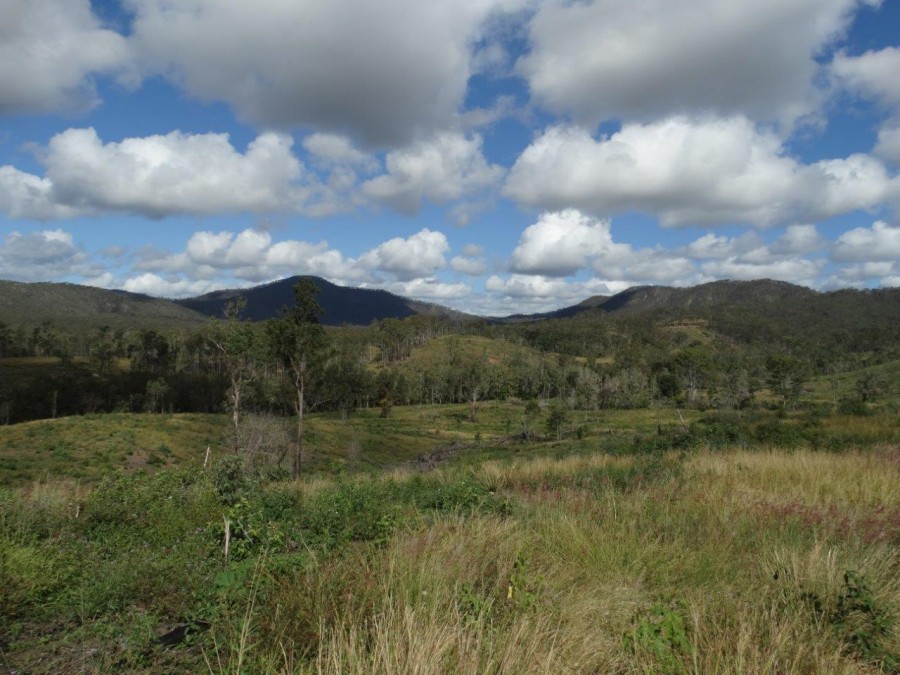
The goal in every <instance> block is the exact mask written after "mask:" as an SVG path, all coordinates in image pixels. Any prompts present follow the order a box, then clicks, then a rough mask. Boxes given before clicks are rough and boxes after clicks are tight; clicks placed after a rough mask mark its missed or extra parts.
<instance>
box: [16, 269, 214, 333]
mask: <svg viewBox="0 0 900 675" xmlns="http://www.w3.org/2000/svg"><path fill="white" fill-rule="evenodd" d="M0 321H3V322H5V323H7V324H16V325H37V324H39V323H41V322H43V321H53V322H56V323H65V324H67V325H71V326H74V327H78V326H98V325H103V324H106V325H109V326H112V327H114V328H118V327H127V328H163V327H174V326H184V327H191V326H198V325H201V324H203V323H206V322H207V321H208V319H207V317H205V316H203V315H202V314H199V313H197V312H194V311H192V310H190V309H188V308H186V307H182V306H181V305H178V304H176V303H174V302H172V301H171V300H165V299H163V298H154V297H151V296H149V295H142V294H140V293H129V292H127V291H115V290H107V289H104V288H94V287H92V286H79V285H77V284H56V283H44V282H41V283H31V284H29V283H21V282H17V281H2V280H0Z"/></svg>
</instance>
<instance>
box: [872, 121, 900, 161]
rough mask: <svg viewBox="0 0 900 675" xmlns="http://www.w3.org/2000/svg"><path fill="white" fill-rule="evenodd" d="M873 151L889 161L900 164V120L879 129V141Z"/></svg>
mask: <svg viewBox="0 0 900 675" xmlns="http://www.w3.org/2000/svg"><path fill="white" fill-rule="evenodd" d="M873 152H874V153H875V154H876V155H878V156H879V157H881V158H882V159H884V160H887V161H888V162H894V163H896V164H900V120H897V121H895V123H894V124H893V125H887V126H884V127H882V128H881V129H880V130H879V131H878V143H877V145H876V146H875V149H874V150H873Z"/></svg>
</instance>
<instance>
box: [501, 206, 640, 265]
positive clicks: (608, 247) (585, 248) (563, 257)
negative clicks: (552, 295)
mask: <svg viewBox="0 0 900 675" xmlns="http://www.w3.org/2000/svg"><path fill="white" fill-rule="evenodd" d="M628 251H630V248H629V247H628V246H623V245H621V244H615V243H614V242H613V240H612V234H611V233H610V224H609V221H606V220H594V219H592V218H590V217H589V216H586V215H584V214H582V213H580V212H578V211H576V210H574V209H567V210H565V211H561V212H555V213H545V214H543V215H542V216H541V217H540V219H539V220H538V222H537V223H535V224H534V225H531V226H529V227H527V228H526V229H525V231H524V232H523V233H522V236H521V237H520V238H519V244H518V246H516V248H515V250H514V251H513V253H512V256H511V258H510V269H511V270H512V271H513V272H519V273H524V274H538V275H543V276H551V277H563V276H568V275H570V274H574V273H575V272H577V271H578V270H580V269H582V268H583V267H585V266H586V265H587V263H588V259H589V258H592V257H594V256H597V255H599V254H601V253H606V252H609V253H612V254H613V255H621V254H622V253H626V252H628Z"/></svg>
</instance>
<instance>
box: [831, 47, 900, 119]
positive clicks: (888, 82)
mask: <svg viewBox="0 0 900 675" xmlns="http://www.w3.org/2000/svg"><path fill="white" fill-rule="evenodd" d="M897 73H900V47H888V48H886V49H881V50H879V51H867V52H865V53H864V54H861V55H859V56H848V55H847V54H846V53H845V52H840V53H838V54H837V55H836V56H835V57H834V60H833V61H832V63H831V74H832V76H833V77H834V78H835V79H836V80H837V82H838V83H839V84H840V85H841V86H843V87H844V88H846V89H849V90H850V91H852V92H854V93H857V94H859V95H862V96H866V97H868V98H873V99H875V100H878V101H881V102H883V103H885V104H887V105H889V106H893V107H897V108H900V81H898V80H900V78H898V77H897Z"/></svg>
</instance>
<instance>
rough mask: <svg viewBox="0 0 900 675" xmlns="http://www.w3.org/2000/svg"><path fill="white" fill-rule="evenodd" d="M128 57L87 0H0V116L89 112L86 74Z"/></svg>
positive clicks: (108, 69)
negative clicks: (0, 15)
mask: <svg viewBox="0 0 900 675" xmlns="http://www.w3.org/2000/svg"><path fill="white" fill-rule="evenodd" d="M128 58H129V52H128V46H127V43H126V40H125V38H124V37H122V36H121V35H119V34H118V33H115V32H114V31H111V30H108V29H105V28H103V27H102V26H101V25H100V22H99V21H98V20H97V18H96V17H95V16H94V15H93V13H92V12H91V4H90V2H89V0H4V3H3V18H2V20H0V114H20V113H33V112H57V111H69V110H76V111H80V110H85V109H89V108H91V107H93V106H94V105H96V104H97V102H98V98H97V93H96V89H95V87H94V83H93V80H92V76H93V75H95V74H102V73H112V72H116V71H119V70H121V69H122V68H123V67H125V66H126V65H127V62H128Z"/></svg>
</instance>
